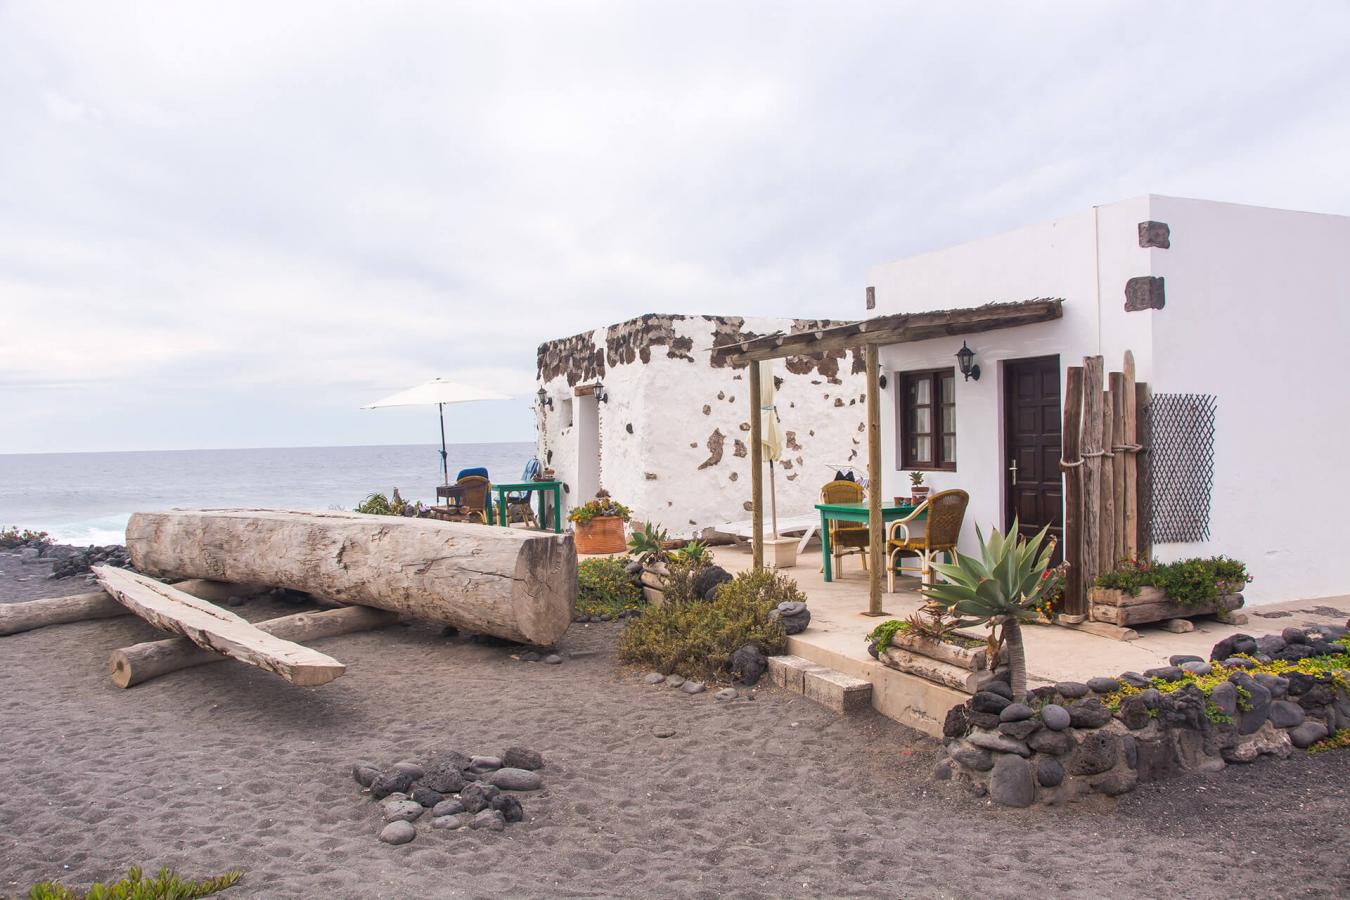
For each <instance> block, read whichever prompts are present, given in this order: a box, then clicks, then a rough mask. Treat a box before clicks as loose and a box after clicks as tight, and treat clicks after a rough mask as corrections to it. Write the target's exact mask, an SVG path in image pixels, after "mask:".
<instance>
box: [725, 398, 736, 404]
mask: <svg viewBox="0 0 1350 900" xmlns="http://www.w3.org/2000/svg"><path fill="white" fill-rule="evenodd" d="M727 402H728V403H735V402H736V398H735V397H734V396H732V397H728V398H727Z"/></svg>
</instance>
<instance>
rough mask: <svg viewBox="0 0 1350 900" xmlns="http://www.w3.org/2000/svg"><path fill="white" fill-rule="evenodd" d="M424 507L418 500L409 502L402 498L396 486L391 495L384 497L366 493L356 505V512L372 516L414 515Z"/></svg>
mask: <svg viewBox="0 0 1350 900" xmlns="http://www.w3.org/2000/svg"><path fill="white" fill-rule="evenodd" d="M423 509H425V507H424V506H423V505H422V502H421V501H420V500H416V501H412V502H409V501H407V500H404V499H403V497H402V495H400V494H399V492H398V488H394V495H393V497H386V496H385V495H384V494H378V493H377V494H367V495H366V499H365V500H362V501H361V502H360V503H359V504H357V506H356V512H359V513H367V514H369V515H372V516H415V515H419V514H420V513H421V512H422V510H423Z"/></svg>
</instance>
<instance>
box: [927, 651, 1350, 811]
mask: <svg viewBox="0 0 1350 900" xmlns="http://www.w3.org/2000/svg"><path fill="white" fill-rule="evenodd" d="M1345 635H1346V629H1344V628H1325V627H1323V628H1321V629H1317V630H1309V631H1307V632H1302V631H1300V630H1298V629H1286V630H1285V634H1284V635H1283V636H1281V637H1278V638H1274V639H1273V640H1272V639H1271V638H1262V639H1260V642H1259V643H1258V639H1256V638H1252V637H1250V636H1247V635H1236V636H1234V637H1232V638H1228V639H1225V640H1224V641H1221V642H1220V643H1219V644H1216V645H1215V647H1214V652H1213V654H1212V661H1209V662H1207V661H1205V660H1202V659H1200V658H1199V657H1196V656H1174V657H1172V658H1171V660H1169V662H1170V663H1171V664H1170V665H1168V666H1165V667H1162V668H1158V669H1150V670H1148V671H1147V672H1144V673H1142V674H1141V673H1135V672H1126V673H1124V674H1123V675H1121V676H1120V677H1119V678H1093V679H1090V680H1089V681H1088V682H1087V683H1086V684H1080V683H1077V682H1062V683H1059V684H1055V685H1051V686H1047V687H1041V688H1037V689H1035V690H1034V691H1031V692H1029V694H1028V697H1027V700H1026V702H1025V703H1014V702H1012V690H1011V689H1010V688H1009V687H1008V683H1007V681H1006V671H1003V672H1000V673H999V675H998V676H997V677H998V679H1000V680H995V681H993V682H991V683H990V684H988V685H986V686H985V689H984V690H982V691H980V692H979V693H977V694H975V695H974V696H973V697H971V699H970V700H969V701H968V702H967V703H965V704H962V705H961V706H956V707H953V708H952V709H951V710H950V711H949V712H948V714H947V721H946V723H945V725H944V727H943V734H944V736H945V738H946V740H945V742H944V746H943V747H942V749H941V750H939V751H938V758H937V762H936V764H935V767H934V774H935V776H936V777H937V778H939V779H943V780H946V779H955V780H957V781H959V782H961V783H963V784H965V785H966V786H968V787H969V788H970V789H971V790H972V791H973V792H975V793H976V794H977V795H980V796H984V795H985V794H988V795H989V797H990V798H991V799H992V800H994V801H995V802H997V803H1000V804H1003V805H1005V806H1031V805H1032V804H1034V803H1035V804H1057V803H1062V802H1064V801H1066V800H1073V799H1075V798H1078V797H1081V796H1083V795H1085V794H1089V793H1093V792H1096V793H1101V794H1106V795H1108V796H1116V795H1118V794H1123V793H1125V792H1127V791H1131V790H1133V789H1134V788H1135V787H1136V786H1137V785H1138V783H1139V782H1141V781H1156V780H1160V779H1164V778H1168V777H1171V776H1173V775H1177V774H1180V773H1183V772H1212V771H1217V770H1219V769H1222V768H1224V767H1225V766H1227V765H1229V764H1233V763H1249V762H1252V761H1254V760H1256V759H1258V758H1259V757H1261V756H1267V755H1268V756H1275V757H1278V758H1281V759H1283V758H1285V757H1288V756H1289V754H1290V753H1291V752H1293V750H1294V749H1295V748H1298V749H1304V748H1307V747H1309V746H1311V745H1313V744H1314V743H1316V742H1317V741H1319V740H1321V739H1322V738H1324V737H1326V736H1328V735H1329V734H1331V733H1334V732H1335V731H1338V730H1340V729H1345V728H1350V690H1347V686H1348V685H1350V671H1347V670H1346V669H1344V668H1339V669H1338V668H1330V669H1327V670H1326V671H1324V672H1315V673H1307V672H1298V671H1287V672H1284V673H1283V674H1271V673H1268V672H1261V671H1256V672H1250V671H1248V670H1250V669H1258V670H1259V669H1260V668H1261V667H1262V666H1263V665H1266V664H1269V663H1271V661H1272V659H1276V658H1278V659H1282V660H1285V661H1286V662H1296V661H1297V660H1298V659H1303V658H1308V657H1319V656H1321V657H1337V656H1343V655H1344V654H1345V652H1346V650H1345V645H1343V644H1332V643H1329V641H1330V640H1340V639H1343V638H1344V637H1345ZM1288 648H1293V649H1288ZM1277 654H1278V655H1277ZM1174 686H1175V687H1174ZM1160 688H1162V689H1160Z"/></svg>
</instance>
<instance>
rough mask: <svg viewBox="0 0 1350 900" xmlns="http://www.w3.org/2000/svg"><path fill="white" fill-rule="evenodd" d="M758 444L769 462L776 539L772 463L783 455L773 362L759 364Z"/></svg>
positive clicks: (771, 514) (771, 505)
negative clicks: (775, 401) (775, 403)
mask: <svg viewBox="0 0 1350 900" xmlns="http://www.w3.org/2000/svg"><path fill="white" fill-rule="evenodd" d="M758 365H759V418H760V426H759V428H760V431H759V442H760V444H762V445H763V446H764V458H765V459H767V460H768V461H769V514H770V516H771V517H772V520H773V536H774V539H775V540H777V539H778V496H777V491H776V489H775V487H774V465H773V464H774V463H775V462H777V461H778V459H779V458H780V457H781V456H782V455H783V442H782V440H781V439H780V438H779V436H778V409H777V407H776V406H775V405H774V384H773V360H769V359H764V360H760V361H759V363H758Z"/></svg>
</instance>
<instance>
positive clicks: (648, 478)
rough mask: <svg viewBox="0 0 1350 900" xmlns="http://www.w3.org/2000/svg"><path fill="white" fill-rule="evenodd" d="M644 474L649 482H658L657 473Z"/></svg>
mask: <svg viewBox="0 0 1350 900" xmlns="http://www.w3.org/2000/svg"><path fill="white" fill-rule="evenodd" d="M643 474H644V475H645V476H646V477H647V480H648V481H655V480H656V473H655V472H644V473H643Z"/></svg>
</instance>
